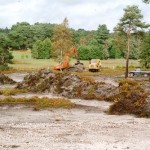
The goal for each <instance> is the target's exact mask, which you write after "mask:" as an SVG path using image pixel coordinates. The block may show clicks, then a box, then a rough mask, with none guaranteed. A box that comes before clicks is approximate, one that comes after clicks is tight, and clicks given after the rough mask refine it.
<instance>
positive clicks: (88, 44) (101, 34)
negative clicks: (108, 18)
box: [0, 5, 150, 68]
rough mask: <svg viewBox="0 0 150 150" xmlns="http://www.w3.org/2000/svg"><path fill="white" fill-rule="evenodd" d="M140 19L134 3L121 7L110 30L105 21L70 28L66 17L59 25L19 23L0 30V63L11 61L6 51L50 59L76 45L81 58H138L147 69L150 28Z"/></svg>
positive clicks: (139, 12) (149, 52)
mask: <svg viewBox="0 0 150 150" xmlns="http://www.w3.org/2000/svg"><path fill="white" fill-rule="evenodd" d="M142 19H143V16H142V14H141V11H140V10H139V8H138V6H134V5H133V6H127V8H125V9H124V15H123V17H122V18H121V19H120V21H119V22H118V24H117V25H116V27H115V28H114V30H113V32H110V31H109V29H108V28H107V26H106V25H105V24H100V25H99V26H98V28H97V29H96V30H92V31H87V30H85V29H78V30H75V29H72V28H69V21H68V19H67V18H65V19H64V20H63V22H62V23H61V24H51V23H35V24H34V25H30V24H29V23H27V22H18V23H16V24H14V25H12V27H11V28H10V29H8V28H5V29H0V57H1V60H0V66H3V65H5V66H7V63H10V62H11V59H12V58H13V57H12V55H11V53H9V50H25V49H31V52H32V57H33V58H36V59H49V58H52V57H53V58H56V57H60V56H63V54H64V53H65V52H66V51H67V50H68V49H69V48H70V47H72V46H76V48H77V50H78V53H79V59H81V60H89V59H91V58H99V59H108V58H114V59H116V58H127V61H128V59H129V58H130V59H141V64H142V65H143V66H145V67H147V68H149V67H150V55H149V54H150V43H149V39H150V30H145V29H148V27H149V24H146V23H144V22H142ZM146 57H148V58H146ZM4 62H5V63H4ZM127 63H128V62H127Z"/></svg>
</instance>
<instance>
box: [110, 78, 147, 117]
mask: <svg viewBox="0 0 150 150" xmlns="http://www.w3.org/2000/svg"><path fill="white" fill-rule="evenodd" d="M147 97H148V95H147V93H146V92H145V91H144V90H143V89H142V88H141V86H140V84H139V83H137V82H136V81H133V80H129V79H126V80H122V81H120V83H119V94H116V95H115V96H112V97H110V99H111V100H112V99H113V101H114V102H115V103H114V104H112V105H111V106H110V108H109V110H108V112H109V114H134V115H136V116H139V117H150V103H149V102H148V99H147Z"/></svg>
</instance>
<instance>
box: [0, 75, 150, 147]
mask: <svg viewBox="0 0 150 150" xmlns="http://www.w3.org/2000/svg"><path fill="white" fill-rule="evenodd" d="M13 75H14V74H13ZM10 76H11V75H10ZM22 77H23V76H21V77H20V78H19V77H17V78H18V79H20V80H19V81H21V78H22ZM13 78H15V76H13ZM109 80H110V79H109ZM16 81H17V79H16ZM21 96H25V97H26V96H34V94H30V95H29V94H28V95H27V94H23V95H18V96H17V97H21ZM38 96H40V97H42V96H47V97H53V95H51V94H43V95H38ZM71 101H73V102H75V103H76V104H80V105H81V107H79V108H74V109H47V110H41V111H33V108H29V107H25V106H15V107H9V106H4V107H0V150H13V149H18V150H126V149H130V150H149V149H150V119H146V118H135V117H134V116H131V115H123V116H117V115H107V114H105V113H104V110H106V109H107V108H108V107H109V105H110V104H111V103H108V102H100V101H96V100H92V101H90V100H88V101H87V100H80V99H72V100H71Z"/></svg>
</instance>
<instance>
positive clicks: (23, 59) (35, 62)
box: [9, 50, 139, 75]
mask: <svg viewBox="0 0 150 150" xmlns="http://www.w3.org/2000/svg"><path fill="white" fill-rule="evenodd" d="M12 55H13V56H14V59H13V64H10V65H9V67H11V68H12V69H11V70H12V71H14V70H16V72H17V71H27V72H30V71H38V70H40V69H43V68H50V69H53V66H54V65H56V64H58V62H57V61H56V60H55V59H33V58H32V56H31V51H30V50H20V51H18V50H16V51H12ZM75 62H76V60H75V59H71V61H70V64H71V65H73V64H74V63H75ZM81 63H83V64H84V66H85V71H84V72H85V73H86V74H87V73H89V71H88V66H89V60H81ZM101 63H102V71H101V72H103V71H105V70H106V69H105V68H109V69H110V70H109V71H110V72H114V71H111V70H116V72H117V73H118V70H119V69H120V70H122V69H124V67H125V59H108V60H101ZM129 66H132V67H137V66H139V61H138V60H130V61H129ZM101 72H99V73H91V74H98V75H99V74H102V73H101ZM89 74H90V73H89Z"/></svg>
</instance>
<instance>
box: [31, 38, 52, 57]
mask: <svg viewBox="0 0 150 150" xmlns="http://www.w3.org/2000/svg"><path fill="white" fill-rule="evenodd" d="M51 50H52V47H51V41H50V39H48V38H46V39H45V40H44V41H41V40H38V41H36V42H35V44H34V45H33V49H32V51H31V52H32V57H33V58H36V59H49V58H50V57H51Z"/></svg>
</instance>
